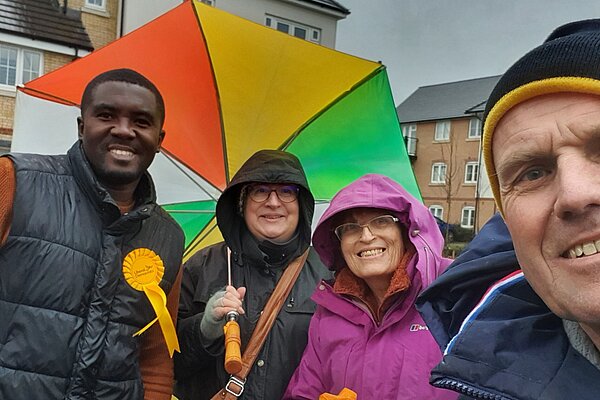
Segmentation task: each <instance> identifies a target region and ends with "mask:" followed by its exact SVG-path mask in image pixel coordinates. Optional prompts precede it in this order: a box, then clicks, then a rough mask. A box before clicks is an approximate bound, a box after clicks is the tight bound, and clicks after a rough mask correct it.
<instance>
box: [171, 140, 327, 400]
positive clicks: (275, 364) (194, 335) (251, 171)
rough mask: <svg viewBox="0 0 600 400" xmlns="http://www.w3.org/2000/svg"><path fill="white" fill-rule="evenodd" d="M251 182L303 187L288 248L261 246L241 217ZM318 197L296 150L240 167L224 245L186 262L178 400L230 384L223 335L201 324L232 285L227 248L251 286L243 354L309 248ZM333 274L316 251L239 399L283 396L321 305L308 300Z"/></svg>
mask: <svg viewBox="0 0 600 400" xmlns="http://www.w3.org/2000/svg"><path fill="white" fill-rule="evenodd" d="M251 182H268V183H292V184H295V185H298V186H299V187H300V192H299V194H298V201H299V213H300V215H299V221H298V227H297V230H296V235H295V236H294V237H293V238H292V239H291V240H290V241H289V242H287V243H284V244H276V243H273V242H270V241H259V240H257V239H255V238H254V236H253V235H252V234H250V232H249V231H248V229H247V227H246V224H245V222H244V218H243V216H242V215H241V212H240V208H241V205H240V200H239V199H240V192H241V190H242V189H243V187H244V186H245V185H246V184H248V183H251ZM313 212H314V198H313V196H312V194H311V193H310V190H309V187H308V182H307V179H306V175H305V174H304V170H303V169H302V166H301V165H300V162H299V161H298V159H297V158H296V157H295V156H293V155H292V154H290V153H285V152H281V151H274V150H263V151H260V152H257V153H256V154H254V155H253V156H252V157H250V159H248V161H246V163H245V164H244V165H243V166H242V167H241V168H240V170H239V171H238V172H237V174H236V175H235V176H234V177H233V179H232V181H231V183H230V184H229V185H228V187H227V188H226V189H225V191H224V192H223V194H222V195H221V197H220V198H219V201H218V203H217V209H216V214H217V223H218V226H219V229H220V230H221V233H222V234H223V238H224V239H225V242H221V243H217V244H215V245H212V246H209V247H207V248H205V249H203V250H201V251H199V252H198V253H196V254H195V255H194V256H192V257H191V258H190V259H189V261H188V262H187V263H186V264H185V267H184V274H183V281H182V288H181V299H180V308H179V321H178V336H179V342H180V346H181V354H179V355H177V356H176V358H175V377H176V380H177V383H176V385H175V395H176V396H177V397H178V398H179V399H180V400H192V399H194V400H201V399H210V398H211V397H212V396H213V395H214V394H215V393H216V392H217V391H218V390H219V389H221V388H222V387H224V386H225V384H226V383H227V380H228V378H229V376H228V375H227V373H226V372H225V369H224V367H223V365H224V364H223V362H224V343H223V338H219V339H217V340H216V341H215V342H208V341H206V340H205V339H204V338H203V337H202V334H201V332H200V321H201V320H202V317H203V315H204V309H205V307H206V303H207V302H208V300H209V298H210V297H211V296H212V295H213V294H214V293H215V292H217V291H219V290H223V288H224V287H225V286H226V285H227V246H228V247H229V248H230V249H231V269H232V280H233V282H232V283H233V286H235V287H241V286H245V287H246V288H247V292H246V296H245V297H244V303H243V307H244V310H245V311H246V314H245V315H242V316H240V319H239V321H238V322H239V324H240V329H241V337H242V353H243V351H244V347H245V345H246V344H247V343H248V341H249V339H250V337H251V335H252V331H253V330H254V327H255V326H256V323H257V322H258V318H259V316H260V313H261V311H262V309H263V308H264V306H265V304H266V302H267V300H268V299H269V296H270V295H271V293H272V292H273V290H274V288H275V285H276V284H277V282H278V280H279V278H280V277H281V274H282V272H283V270H284V269H285V267H286V266H287V265H288V264H289V263H290V262H291V261H293V260H294V259H296V258H297V257H299V256H300V255H301V254H302V253H303V252H304V251H305V250H306V249H307V248H308V247H309V245H310V237H311V222H312V217H313ZM329 278H331V272H329V271H328V270H327V268H326V267H325V266H324V265H323V264H322V263H321V261H320V259H319V257H318V255H317V254H316V253H315V252H314V251H313V250H312V249H311V250H310V252H309V256H308V259H307V261H306V263H305V264H304V266H303V268H302V271H301V272H300V276H299V277H298V279H297V281H296V283H295V285H294V287H293V288H292V291H291V293H290V295H289V296H288V299H287V301H286V303H285V304H284V306H283V307H282V309H281V311H280V312H279V315H278V316H277V319H276V321H275V323H274V325H273V328H272V329H271V332H270V333H269V334H268V336H267V339H266V341H265V344H264V345H263V348H262V349H261V352H260V354H259V355H258V357H257V359H256V362H255V364H254V366H253V367H252V370H251V371H250V373H249V375H248V378H247V382H246V385H245V388H244V392H243V394H242V396H241V397H240V398H242V399H253V400H260V399H264V400H275V399H280V398H281V396H282V395H283V392H284V390H285V388H286V386H287V383H288V381H289V380H290V378H291V376H292V374H293V372H294V370H295V369H296V367H297V366H298V364H299V363H300V359H301V358H302V353H303V351H304V348H305V347H306V343H307V340H308V326H309V323H310V318H311V317H312V314H313V313H314V311H315V308H316V305H315V304H314V303H313V301H312V300H311V299H310V296H311V294H312V292H313V291H314V289H315V287H316V286H317V284H318V282H320V281H321V279H329Z"/></svg>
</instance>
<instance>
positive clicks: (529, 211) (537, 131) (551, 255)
mask: <svg viewBox="0 0 600 400" xmlns="http://www.w3.org/2000/svg"><path fill="white" fill-rule="evenodd" d="M492 151H493V157H494V165H495V166H496V171H497V173H498V180H499V183H500V197H501V202H502V207H503V210H504V216H505V220H506V224H507V226H508V228H509V230H510V233H511V236H512V238H513V242H514V245H515V250H516V253H517V257H518V260H519V263H520V264H521V267H522V269H523V272H524V273H525V276H526V277H527V280H528V281H529V282H530V283H531V285H532V287H533V288H534V290H535V291H536V292H537V294H538V295H539V296H540V297H541V298H542V299H543V300H544V302H545V303H546V304H547V305H548V306H549V307H550V309H551V310H552V311H553V312H554V313H556V314H557V315H559V316H560V317H562V318H565V319H570V320H576V321H579V322H581V324H582V326H584V329H585V327H586V326H593V328H592V330H594V331H596V332H599V333H600V329H599V328H600V97H598V96H592V95H584V94H576V93H557V94H550V95H544V96H539V97H535V98H533V99H531V100H528V101H526V102H524V103H521V104H519V105H517V106H515V107H514V108H512V109H511V110H510V111H508V112H507V113H506V114H505V115H504V116H503V117H502V119H501V120H500V122H499V124H498V126H497V128H496V130H495V131H494V136H493V144H492Z"/></svg>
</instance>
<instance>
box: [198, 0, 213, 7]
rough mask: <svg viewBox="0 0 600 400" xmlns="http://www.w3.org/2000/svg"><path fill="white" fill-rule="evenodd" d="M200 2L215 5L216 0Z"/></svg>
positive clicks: (201, 0) (202, 0)
mask: <svg viewBox="0 0 600 400" xmlns="http://www.w3.org/2000/svg"><path fill="white" fill-rule="evenodd" d="M200 2H201V3H204V4H206V5H209V6H213V7H214V6H215V0H200Z"/></svg>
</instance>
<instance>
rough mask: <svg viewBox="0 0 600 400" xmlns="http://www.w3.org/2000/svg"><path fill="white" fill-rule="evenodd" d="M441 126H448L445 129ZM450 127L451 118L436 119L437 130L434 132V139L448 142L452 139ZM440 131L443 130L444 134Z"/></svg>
mask: <svg viewBox="0 0 600 400" xmlns="http://www.w3.org/2000/svg"><path fill="white" fill-rule="evenodd" d="M441 126H444V127H446V126H447V129H446V128H444V129H443V131H442V129H441V128H440V127H441ZM450 128H451V123H450V120H448V119H446V120H443V121H436V123H435V131H434V132H433V141H434V142H448V141H450ZM440 131H442V132H441V133H442V134H444V135H443V136H441V135H438V134H439V133H440Z"/></svg>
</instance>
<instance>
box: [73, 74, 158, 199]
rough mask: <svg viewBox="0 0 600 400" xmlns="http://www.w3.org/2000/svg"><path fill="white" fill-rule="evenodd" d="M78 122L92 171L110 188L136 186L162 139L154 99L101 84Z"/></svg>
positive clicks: (120, 85)
mask: <svg viewBox="0 0 600 400" xmlns="http://www.w3.org/2000/svg"><path fill="white" fill-rule="evenodd" d="M77 122H78V129H79V138H80V140H81V141H82V143H83V150H84V152H85V155H86V157H87V159H88V160H89V162H90V164H91V166H92V169H93V170H94V172H95V174H96V176H97V177H98V179H99V180H100V182H101V183H102V184H104V185H105V186H107V187H111V188H119V187H124V186H133V187H135V186H137V183H138V182H139V179H140V177H141V176H142V174H143V173H144V172H145V171H146V170H147V169H148V167H149V166H150V164H151V163H152V160H153V159H154V156H155V154H156V152H157V151H158V150H159V149H160V145H161V143H162V140H163V138H164V132H163V131H162V126H161V123H162V119H161V115H160V112H159V109H158V106H157V101H156V97H155V95H154V94H153V93H152V92H151V91H150V90H148V89H146V88H144V87H142V86H139V85H136V84H132V83H127V82H119V81H108V82H103V83H100V84H99V85H98V86H97V87H96V88H95V89H94V91H93V95H92V98H91V101H90V103H89V104H88V105H87V107H86V108H85V110H83V113H82V116H81V118H79V119H78V121H77Z"/></svg>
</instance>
